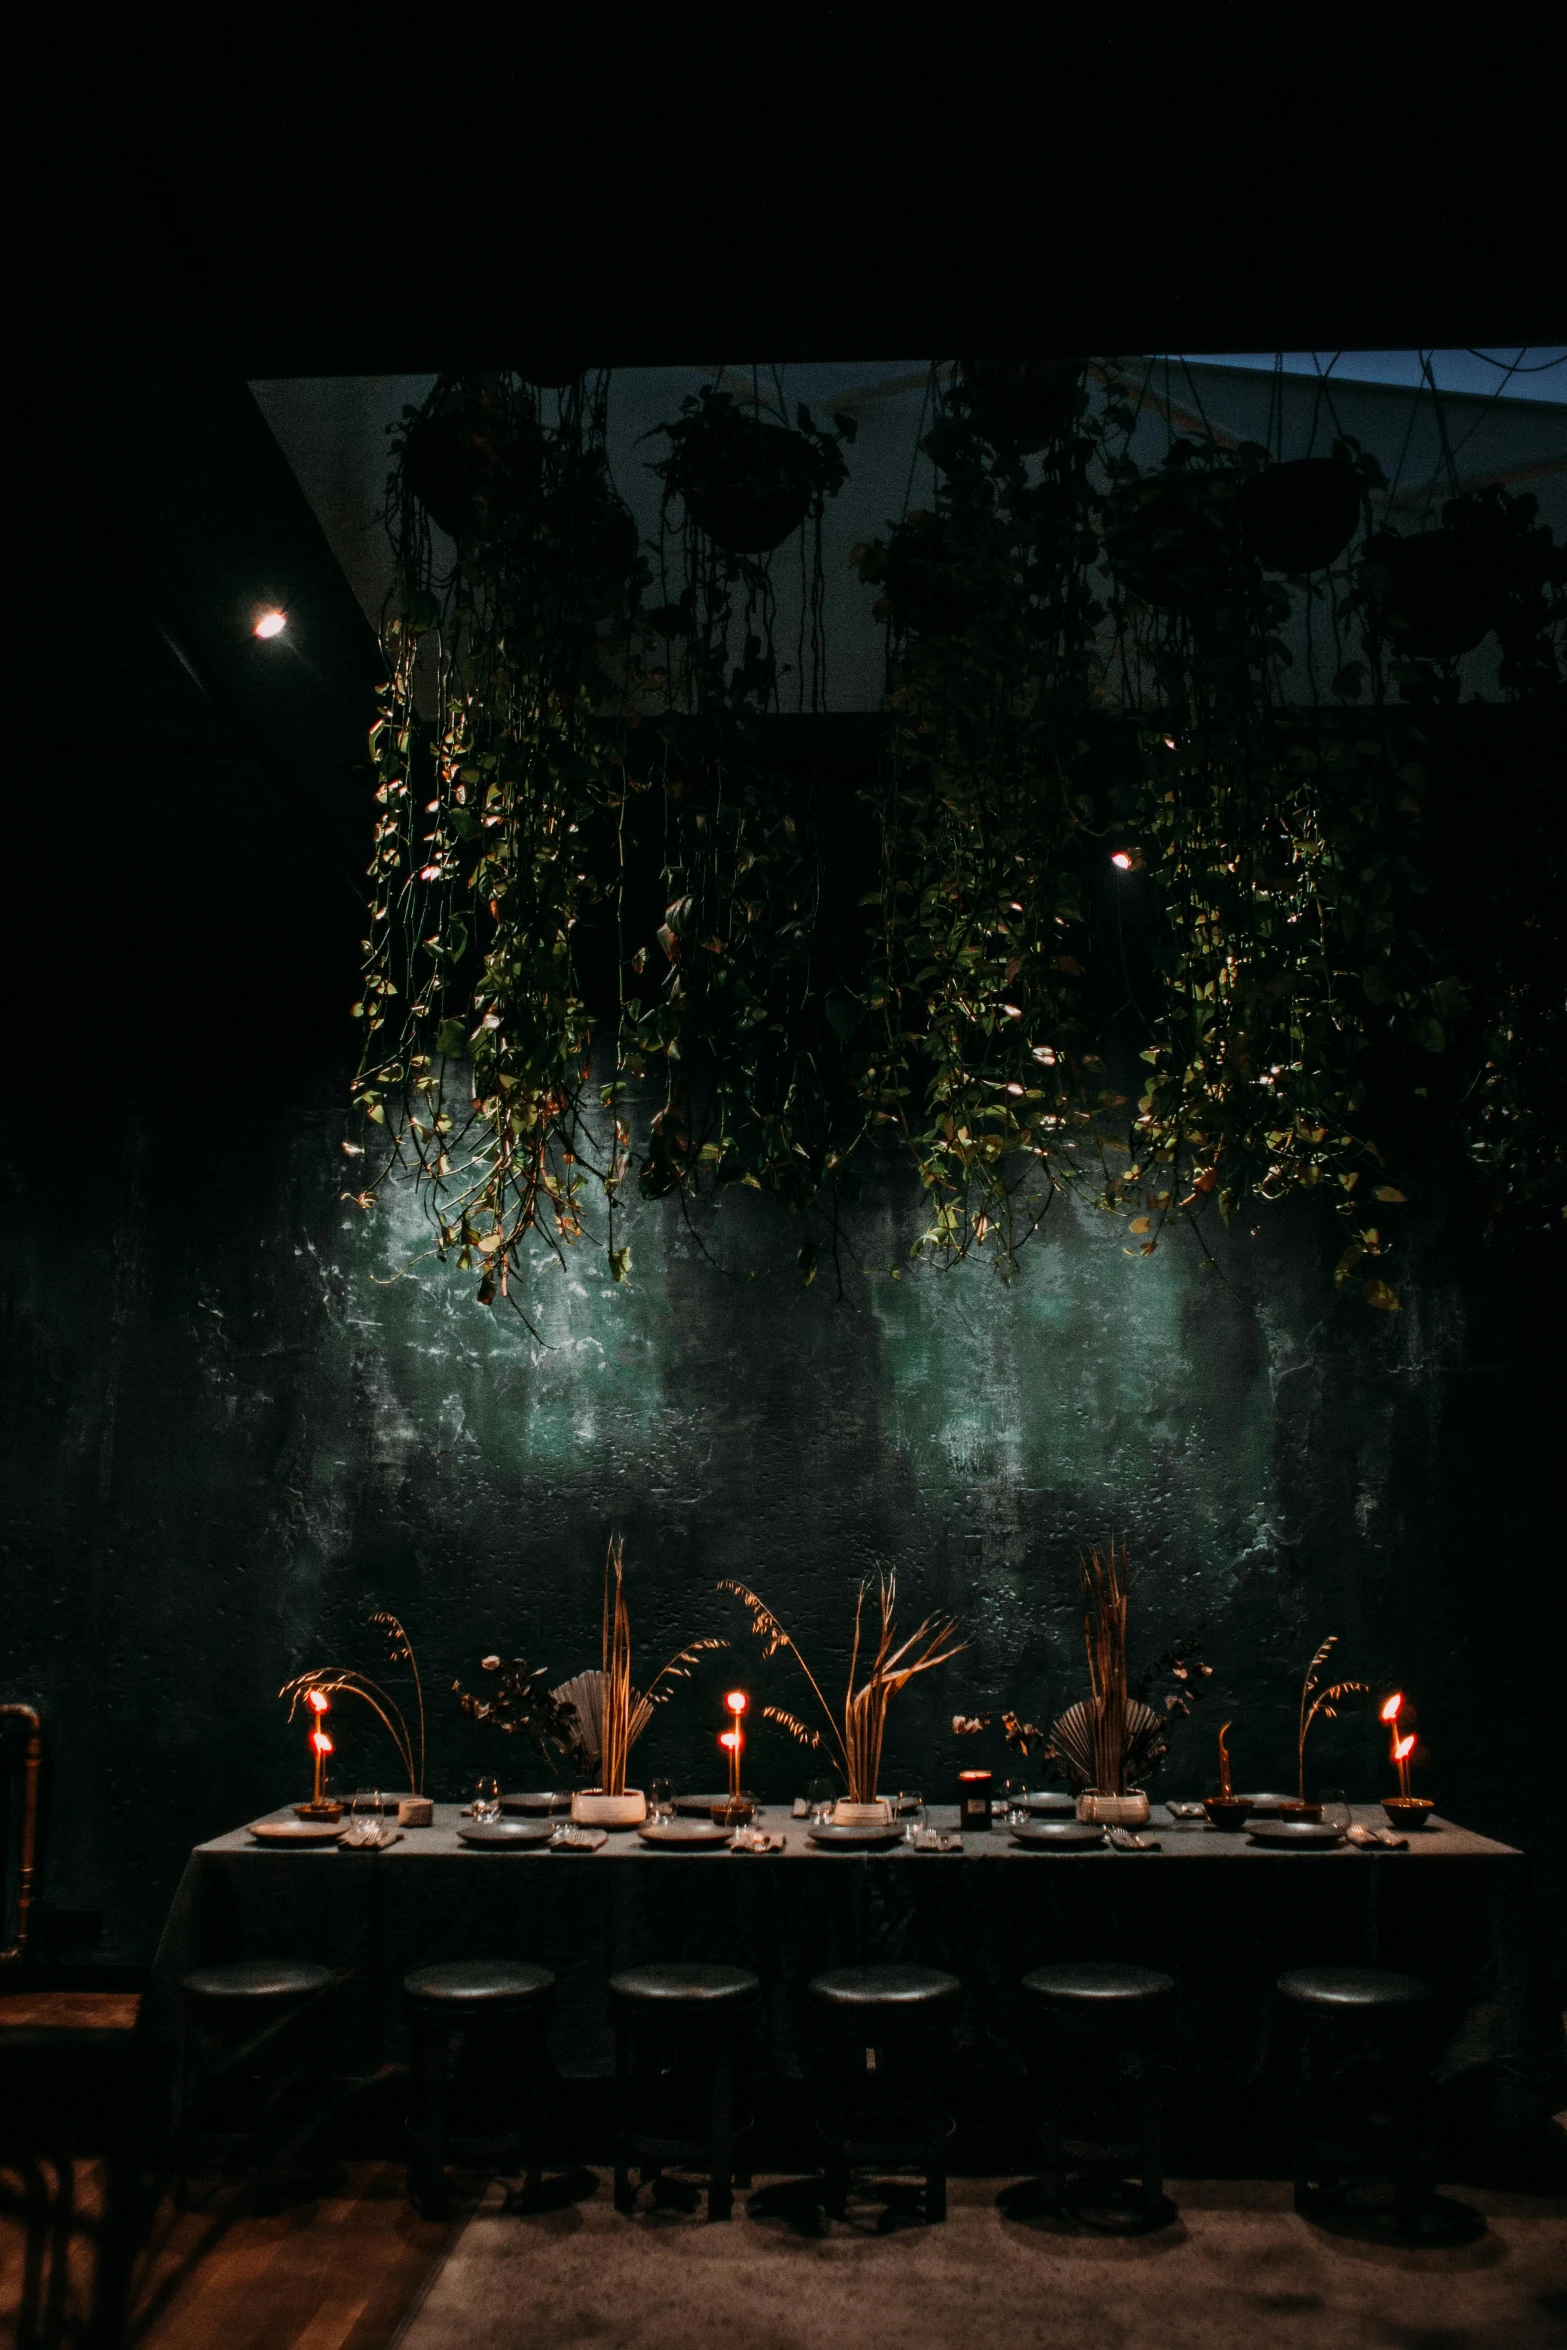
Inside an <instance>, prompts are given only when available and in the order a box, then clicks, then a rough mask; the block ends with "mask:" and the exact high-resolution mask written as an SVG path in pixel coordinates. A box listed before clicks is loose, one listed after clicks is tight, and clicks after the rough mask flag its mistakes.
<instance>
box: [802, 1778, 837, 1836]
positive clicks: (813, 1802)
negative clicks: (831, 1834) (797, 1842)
mask: <svg viewBox="0 0 1567 2350" xmlns="http://www.w3.org/2000/svg"><path fill="white" fill-rule="evenodd" d="M837 1801H838V1783H837V1781H836V1780H835V1779H813V1780H812V1781H811V1783H810V1785H809V1787H807V1789H806V1790H805V1806H806V1809H807V1811H808V1812H809V1813H810V1815H811V1825H812V1827H813V1828H823V1827H825V1826H826V1825H827V1823H828V1821H829V1820H830V1819H831V1818H832V1815H833V1807H834V1805H835V1804H836V1803H837Z"/></svg>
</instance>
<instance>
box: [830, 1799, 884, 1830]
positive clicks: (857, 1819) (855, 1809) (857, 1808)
mask: <svg viewBox="0 0 1567 2350" xmlns="http://www.w3.org/2000/svg"><path fill="white" fill-rule="evenodd" d="M891 1818H892V1805H891V1803H890V1802H889V1801H888V1799H887V1797H886V1796H885V1795H878V1796H877V1797H876V1799H875V1801H874V1802H873V1803H851V1802H850V1801H849V1799H848V1797H847V1796H844V1795H840V1796H839V1798H838V1800H837V1802H836V1803H835V1804H834V1805H833V1807H832V1820H833V1826H834V1827H835V1828H885V1827H886V1825H887V1823H888V1821H889V1820H890V1819H891Z"/></svg>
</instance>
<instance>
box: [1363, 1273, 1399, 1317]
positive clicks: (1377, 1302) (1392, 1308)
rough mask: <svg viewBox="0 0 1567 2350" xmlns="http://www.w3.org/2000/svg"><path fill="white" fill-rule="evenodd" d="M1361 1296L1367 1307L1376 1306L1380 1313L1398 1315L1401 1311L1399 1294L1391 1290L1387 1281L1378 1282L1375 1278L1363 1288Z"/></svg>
mask: <svg viewBox="0 0 1567 2350" xmlns="http://www.w3.org/2000/svg"><path fill="white" fill-rule="evenodd" d="M1360 1294H1361V1296H1362V1297H1363V1298H1364V1299H1365V1301H1366V1303H1367V1305H1368V1306H1375V1307H1376V1308H1377V1310H1378V1312H1379V1313H1383V1314H1396V1313H1397V1312H1398V1310H1399V1306H1398V1294H1397V1292H1396V1291H1395V1290H1392V1289H1389V1287H1388V1285H1387V1283H1386V1282H1385V1281H1378V1280H1377V1279H1376V1278H1375V1277H1374V1276H1373V1278H1372V1279H1371V1280H1370V1281H1367V1282H1366V1283H1365V1284H1364V1285H1363V1286H1362V1289H1361V1292H1360Z"/></svg>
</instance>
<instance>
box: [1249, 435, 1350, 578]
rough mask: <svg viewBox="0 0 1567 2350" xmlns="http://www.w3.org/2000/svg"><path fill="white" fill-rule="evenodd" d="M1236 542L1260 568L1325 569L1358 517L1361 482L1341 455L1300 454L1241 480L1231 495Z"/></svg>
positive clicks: (1295, 573) (1297, 574)
mask: <svg viewBox="0 0 1567 2350" xmlns="http://www.w3.org/2000/svg"><path fill="white" fill-rule="evenodd" d="M1235 512H1236V518H1237V520H1238V522H1239V524H1240V533H1241V544H1242V546H1243V547H1244V549H1245V551H1246V553H1247V554H1248V555H1250V556H1251V557H1252V559H1253V561H1254V562H1257V563H1260V564H1261V566H1262V568H1263V570H1264V571H1282V572H1285V573H1287V574H1288V575H1289V576H1290V577H1291V578H1295V579H1298V578H1302V577H1304V576H1305V575H1306V574H1307V573H1308V572H1312V571H1325V570H1326V569H1327V566H1328V565H1329V564H1330V563H1332V562H1334V561H1335V560H1336V559H1337V557H1338V556H1340V555H1342V554H1343V552H1344V549H1345V548H1346V547H1347V546H1348V545H1349V542H1350V540H1351V539H1352V538H1353V537H1354V535H1355V526H1356V524H1357V523H1358V522H1359V520H1360V482H1359V479H1358V477H1357V476H1356V473H1355V470H1354V468H1353V466H1351V465H1348V464H1346V463H1345V461H1344V460H1343V459H1342V458H1341V457H1299V458H1296V459H1294V460H1293V461H1292V462H1291V463H1289V464H1287V465H1270V466H1269V467H1268V468H1267V470H1266V472H1264V473H1257V474H1254V475H1253V476H1252V478H1251V480H1250V481H1248V482H1243V483H1242V485H1241V488H1240V491H1239V493H1238V495H1237V497H1236V500H1235Z"/></svg>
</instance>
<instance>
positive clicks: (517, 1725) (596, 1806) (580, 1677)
mask: <svg viewBox="0 0 1567 2350" xmlns="http://www.w3.org/2000/svg"><path fill="white" fill-rule="evenodd" d="M727 1646H728V1642H727V1641H724V1640H717V1639H704V1640H693V1641H691V1642H690V1643H689V1644H688V1645H687V1646H686V1647H684V1648H682V1649H680V1650H679V1651H678V1652H677V1653H676V1654H675V1655H674V1656H672V1657H671V1658H670V1660H669V1662H668V1664H666V1665H664V1666H662V1667H661V1668H660V1669H659V1671H658V1672H656V1673H655V1674H654V1676H653V1678H652V1680H651V1681H650V1682H649V1683H648V1685H647V1687H646V1689H641V1690H639V1689H636V1688H635V1687H633V1685H632V1679H631V1619H630V1616H629V1614H628V1612H627V1609H626V1589H625V1564H624V1559H623V1556H622V1544H621V1538H620V1536H619V1535H618V1534H615V1535H612V1536H611V1537H610V1543H609V1548H608V1551H607V1552H606V1554H605V1558H604V1621H603V1644H602V1650H601V1662H600V1665H599V1669H598V1670H597V1671H596V1672H587V1673H578V1674H576V1675H575V1676H574V1678H573V1679H571V1680H570V1681H563V1682H562V1683H561V1684H560V1686H559V1688H556V1689H551V1690H549V1691H547V1692H539V1691H537V1690H536V1688H535V1686H534V1685H535V1684H536V1683H537V1682H538V1681H540V1680H541V1679H542V1678H543V1676H544V1668H543V1667H542V1666H541V1667H539V1668H538V1669H537V1670H534V1671H530V1670H529V1668H528V1665H527V1660H526V1659H525V1658H521V1657H518V1658H514V1659H512V1660H511V1664H510V1669H508V1667H507V1666H506V1665H505V1664H503V1663H502V1660H501V1659H500V1658H499V1657H486V1658H485V1659H484V1666H485V1669H486V1671H492V1670H493V1671H495V1672H496V1673H497V1674H498V1675H499V1676H500V1687H499V1689H498V1691H497V1694H496V1696H495V1697H494V1698H492V1699H488V1700H481V1699H477V1698H472V1697H468V1696H464V1695H463V1693H462V1692H461V1691H459V1693H458V1696H459V1702H460V1703H461V1705H462V1709H463V1711H464V1713H466V1714H468V1715H470V1716H471V1717H472V1718H473V1719H474V1720H475V1721H492V1722H494V1723H495V1724H496V1725H497V1727H498V1728H500V1729H503V1730H511V1731H522V1732H524V1733H525V1734H526V1735H528V1736H530V1737H532V1738H533V1739H534V1741H535V1743H537V1744H538V1746H539V1750H540V1752H541V1753H542V1754H543V1755H544V1756H545V1758H546V1760H548V1759H549V1756H550V1755H551V1753H552V1752H553V1753H555V1754H558V1755H562V1756H565V1757H566V1758H568V1759H569V1760H570V1761H572V1762H573V1763H575V1764H576V1765H578V1767H581V1768H589V1767H591V1768H595V1769H596V1770H597V1772H598V1785H597V1786H596V1787H588V1788H578V1789H577V1790H576V1791H575V1792H574V1794H573V1795H572V1798H571V1816H572V1818H573V1819H574V1820H577V1821H579V1822H580V1823H582V1824H583V1825H585V1826H588V1827H594V1828H634V1827H635V1826H637V1824H638V1823H639V1822H640V1821H642V1820H645V1819H646V1818H647V1796H646V1794H645V1793H644V1791H643V1790H642V1789H641V1788H640V1787H628V1786H627V1785H626V1769H627V1765H628V1763H629V1760H630V1756H631V1749H632V1748H633V1746H635V1744H636V1742H637V1740H638V1739H639V1738H640V1737H641V1735H642V1733H643V1731H644V1730H645V1729H646V1728H647V1726H648V1724H649V1722H650V1721H651V1720H652V1719H653V1710H654V1708H655V1706H660V1705H663V1704H664V1703H665V1702H666V1700H667V1699H668V1698H669V1697H670V1696H672V1695H673V1684H674V1683H675V1682H676V1681H686V1680H689V1679H690V1677H691V1668H692V1666H693V1665H694V1664H695V1662H696V1660H697V1658H698V1657H699V1656H701V1655H702V1653H703V1652H704V1651H705V1650H707V1649H713V1648H726V1647H727Z"/></svg>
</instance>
